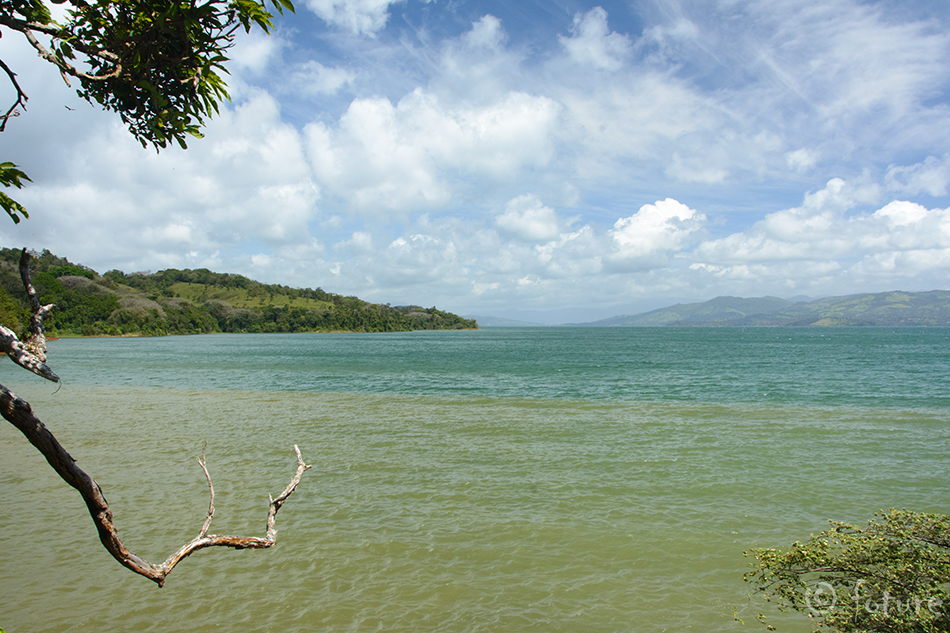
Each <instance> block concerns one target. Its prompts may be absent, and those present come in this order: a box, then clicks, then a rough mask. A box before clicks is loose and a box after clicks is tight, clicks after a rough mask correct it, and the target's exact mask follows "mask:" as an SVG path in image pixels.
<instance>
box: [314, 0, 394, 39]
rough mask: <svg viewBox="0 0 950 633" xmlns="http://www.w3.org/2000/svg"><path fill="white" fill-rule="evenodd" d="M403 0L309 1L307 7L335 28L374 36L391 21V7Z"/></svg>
mask: <svg viewBox="0 0 950 633" xmlns="http://www.w3.org/2000/svg"><path fill="white" fill-rule="evenodd" d="M400 1H401V0H307V6H308V7H310V10H311V11H313V12H314V13H316V14H317V15H318V16H320V17H321V18H323V19H324V20H326V21H327V22H329V23H330V24H332V25H334V26H338V27H341V28H344V29H346V30H347V31H350V32H351V33H355V34H363V35H371V36H372V35H374V34H375V33H376V32H377V31H379V30H381V29H382V28H383V27H384V26H386V21H387V20H389V5H391V4H395V3H397V2H400Z"/></svg>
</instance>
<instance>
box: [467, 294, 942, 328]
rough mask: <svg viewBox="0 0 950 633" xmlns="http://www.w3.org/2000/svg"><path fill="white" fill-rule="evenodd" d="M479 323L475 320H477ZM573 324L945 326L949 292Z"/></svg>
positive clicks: (742, 305)
mask: <svg viewBox="0 0 950 633" xmlns="http://www.w3.org/2000/svg"><path fill="white" fill-rule="evenodd" d="M480 321H481V320H480ZM571 325H574V326H579V327H649V326H676V327H735V326H806V325H818V326H835V325H837V326H841V325H851V326H854V325H869V326H891V327H894V326H898V327H899V326H950V291H946V290H932V291H930V292H899V291H897V292H880V293H876V294H858V295H848V296H844V297H825V298H823V299H815V300H812V301H790V300H787V299H779V298H778V297H758V298H752V299H743V298H741V297H716V298H715V299H711V300H709V301H704V302H703V303H686V304H676V305H674V306H670V307H668V308H660V309H659V310H652V311H650V312H644V313H642V314H633V315H624V316H617V317H612V318H609V319H603V320H601V321H593V322H590V323H574V324H571Z"/></svg>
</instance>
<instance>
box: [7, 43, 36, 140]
mask: <svg viewBox="0 0 950 633" xmlns="http://www.w3.org/2000/svg"><path fill="white" fill-rule="evenodd" d="M0 68H2V69H3V72H5V73H6V74H7V77H8V78H9V79H10V83H12V84H13V88H14V90H16V99H15V100H14V101H13V105H12V106H10V108H9V109H8V110H7V111H6V112H5V113H4V114H3V116H0V132H3V131H4V129H6V127H7V120H8V119H10V118H11V117H15V116H19V114H20V113H19V112H17V111H16V109H17V107H19V106H23V109H24V110H26V102H27V101H29V99H30V98H29V97H28V96H26V93H25V92H23V88H21V87H20V84H19V83H18V82H17V80H16V73H15V72H13V70H12V69H11V68H10V67H9V66H7V65H6V63H5V62H4V61H3V60H2V59H0Z"/></svg>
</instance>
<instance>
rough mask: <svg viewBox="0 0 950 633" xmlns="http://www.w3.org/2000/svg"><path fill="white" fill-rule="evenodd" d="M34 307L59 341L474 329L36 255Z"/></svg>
mask: <svg viewBox="0 0 950 633" xmlns="http://www.w3.org/2000/svg"><path fill="white" fill-rule="evenodd" d="M19 257H20V251H19V250H14V249H9V248H2V249H0V323H3V324H4V325H7V327H11V328H13V329H14V330H15V331H17V332H22V331H23V329H24V328H25V326H26V322H27V318H28V312H27V306H28V302H27V297H26V293H25V292H24V290H23V287H22V282H21V281H20V276H19V272H18V270H17V262H18V260H19ZM33 265H34V273H33V282H34V285H35V286H36V290H37V293H38V294H39V296H40V301H41V302H42V303H44V304H46V303H55V304H56V308H55V309H54V310H53V313H52V315H51V317H50V318H49V319H47V322H46V323H47V329H48V331H49V332H50V333H51V334H52V335H59V336H70V335H73V336H103V335H105V336H131V335H145V336H162V335H166V334H199V333H210V332H330V331H344V332H405V331H412V330H458V329H475V328H477V327H478V325H477V323H476V322H475V320H474V319H463V318H462V317H460V316H458V315H455V314H452V313H449V312H443V311H441V310H438V309H437V308H434V307H432V308H422V307H420V306H390V305H381V304H375V303H369V302H367V301H363V300H362V299H359V298H357V297H344V296H342V295H337V294H333V293H329V292H326V291H324V290H322V289H321V288H317V289H315V290H314V289H310V288H303V289H301V288H289V287H287V286H282V285H279V284H262V283H260V282H257V281H254V280H252V279H248V278H247V277H244V276H242V275H232V274H227V273H215V272H212V271H210V270H207V269H200V270H187V269H186V270H176V269H169V270H163V271H159V272H157V273H133V274H126V273H123V272H121V271H118V270H110V271H109V272H107V273H105V274H103V275H99V274H98V273H96V271H94V270H92V269H90V268H88V267H86V266H82V265H77V264H73V263H71V262H69V261H68V260H67V259H65V258H63V257H57V256H56V255H53V254H52V253H50V252H49V251H45V250H44V251H43V252H42V253H40V254H38V255H36V256H35V257H34V259H33Z"/></svg>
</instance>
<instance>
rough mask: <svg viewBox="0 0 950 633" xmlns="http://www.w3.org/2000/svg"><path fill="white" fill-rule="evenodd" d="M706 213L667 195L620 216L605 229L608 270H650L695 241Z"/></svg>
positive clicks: (664, 263)
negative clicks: (607, 243) (625, 215)
mask: <svg viewBox="0 0 950 633" xmlns="http://www.w3.org/2000/svg"><path fill="white" fill-rule="evenodd" d="M705 222H706V216H705V215H703V214H702V213H699V212H697V211H695V210H693V209H690V208H689V207H688V206H686V205H685V204H683V203H681V202H678V201H676V200H673V199H671V198H667V199H666V200H660V201H658V202H657V203H656V204H645V205H643V206H642V207H640V210H639V211H637V212H636V213H635V214H633V215H631V216H629V217H626V218H620V219H619V220H617V221H616V222H615V223H614V226H613V228H612V229H610V231H608V236H609V238H610V241H611V243H612V247H613V248H612V252H611V253H610V255H609V257H608V261H609V263H610V266H611V270H614V271H634V270H649V269H651V268H656V267H658V266H664V265H666V264H667V263H668V262H669V260H670V258H671V257H672V256H673V254H674V253H676V252H678V251H681V250H683V249H685V248H686V247H688V246H691V245H692V244H693V243H695V242H696V241H697V240H698V239H699V236H700V234H701V232H702V230H703V227H704V225H705Z"/></svg>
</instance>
